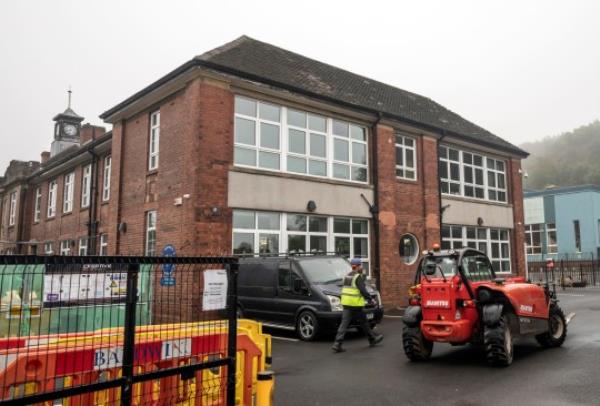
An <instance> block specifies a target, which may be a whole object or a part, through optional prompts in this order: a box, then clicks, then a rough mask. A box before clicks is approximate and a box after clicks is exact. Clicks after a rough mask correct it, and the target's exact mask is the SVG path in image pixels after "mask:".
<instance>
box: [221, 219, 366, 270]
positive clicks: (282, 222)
mask: <svg viewBox="0 0 600 406" xmlns="http://www.w3.org/2000/svg"><path fill="white" fill-rule="evenodd" d="M234 211H236V212H245V213H252V214H253V215H254V217H253V218H254V227H252V228H239V227H235V225H234V228H233V231H232V235H231V245H232V249H235V245H234V237H235V234H237V233H239V234H252V236H253V237H252V238H253V251H254V254H257V255H260V252H259V251H260V238H261V235H267V234H268V235H277V236H278V239H279V242H278V246H279V250H278V251H279V252H280V253H283V252H288V236H290V235H304V236H306V239H305V244H306V245H305V252H307V251H308V250H309V247H310V237H311V236H321V237H326V245H327V250H326V251H327V252H335V239H336V238H349V240H350V246H349V249H350V255H349V256H350V257H353V256H354V255H355V254H356V248H357V247H355V242H356V241H355V240H356V239H366V240H367V255H366V256H363V257H361V259H362V261H363V264H364V267H365V269H366V270H368V271H369V272H370V269H369V268H370V267H369V263H370V252H371V235H370V220H369V219H367V218H352V217H341V216H340V217H337V216H336V217H334V216H326V215H316V214H315V215H312V214H306V213H279V212H262V211H253V210H241V209H240V210H234ZM261 213H268V214H277V215H279V228H278V229H264V228H258V216H259V214H261ZM291 215H299V216H307V218H306V231H291V230H290V231H288V230H287V221H288V216H291ZM310 216H313V217H321V218H326V219H327V232H314V231H310V219H309V217H310ZM335 219H340V220H349V221H350V223H349V226H350V230H349V231H350V232H349V233H339V232H338V233H336V232H335V230H334V220H335ZM355 221H360V222H366V225H367V234H363V233H355V232H354V222H355Z"/></svg>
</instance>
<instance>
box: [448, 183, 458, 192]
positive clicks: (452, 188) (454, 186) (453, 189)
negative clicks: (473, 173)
mask: <svg viewBox="0 0 600 406" xmlns="http://www.w3.org/2000/svg"><path fill="white" fill-rule="evenodd" d="M450 194H453V195H459V194H460V185H459V184H458V183H451V184H450Z"/></svg>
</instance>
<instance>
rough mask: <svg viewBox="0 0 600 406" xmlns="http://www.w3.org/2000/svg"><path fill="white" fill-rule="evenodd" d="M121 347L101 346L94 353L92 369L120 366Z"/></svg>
mask: <svg viewBox="0 0 600 406" xmlns="http://www.w3.org/2000/svg"><path fill="white" fill-rule="evenodd" d="M122 363H123V348H122V347H112V348H101V349H99V350H96V352H95V353H94V370H96V371H97V370H102V369H108V368H116V367H120V366H122V365H123V364H122Z"/></svg>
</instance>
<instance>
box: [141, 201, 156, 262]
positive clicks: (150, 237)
mask: <svg viewBox="0 0 600 406" xmlns="http://www.w3.org/2000/svg"><path fill="white" fill-rule="evenodd" d="M157 220H158V218H157V214H156V210H150V211H147V212H146V233H145V239H144V243H145V244H144V254H145V255H146V256H155V255H156V222H157ZM151 243H152V246H151Z"/></svg>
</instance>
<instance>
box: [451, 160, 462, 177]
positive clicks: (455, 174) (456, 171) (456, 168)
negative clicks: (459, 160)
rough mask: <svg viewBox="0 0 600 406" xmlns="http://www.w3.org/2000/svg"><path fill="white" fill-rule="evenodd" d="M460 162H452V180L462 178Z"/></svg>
mask: <svg viewBox="0 0 600 406" xmlns="http://www.w3.org/2000/svg"><path fill="white" fill-rule="evenodd" d="M459 170H460V169H459V166H458V164H455V163H451V164H450V179H452V180H460V172H459Z"/></svg>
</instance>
